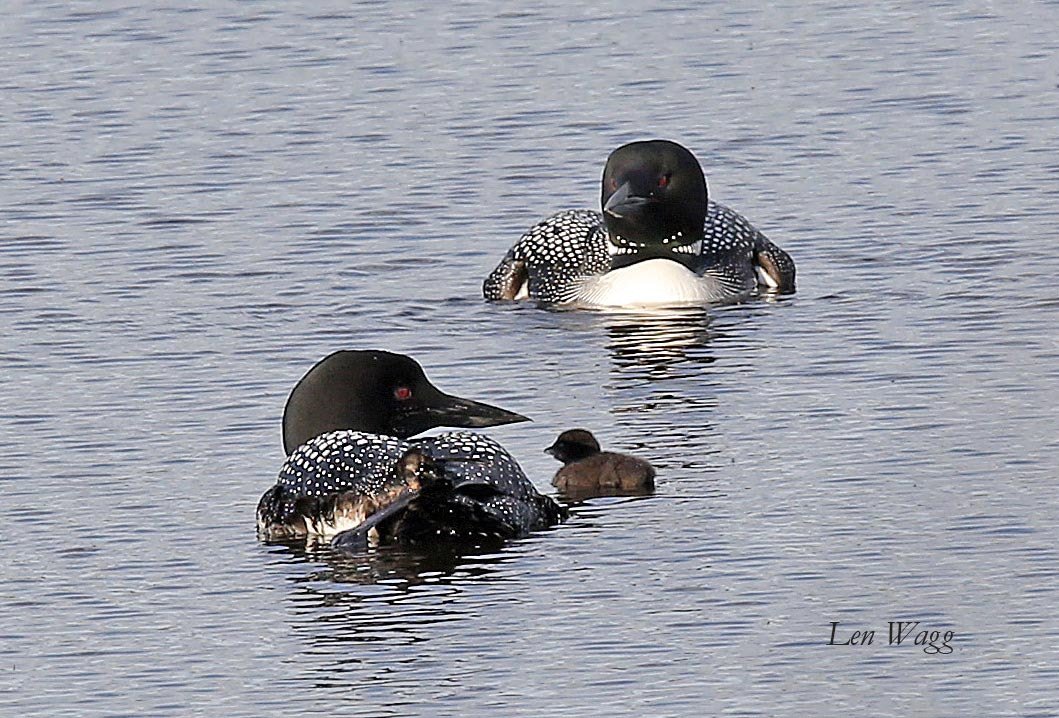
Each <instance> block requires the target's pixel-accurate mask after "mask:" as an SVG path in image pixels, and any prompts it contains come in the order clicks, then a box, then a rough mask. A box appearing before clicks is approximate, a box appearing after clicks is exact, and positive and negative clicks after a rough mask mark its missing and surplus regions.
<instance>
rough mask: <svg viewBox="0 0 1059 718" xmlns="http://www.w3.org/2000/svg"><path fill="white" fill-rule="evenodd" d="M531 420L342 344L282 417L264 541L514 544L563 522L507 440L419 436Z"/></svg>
mask: <svg viewBox="0 0 1059 718" xmlns="http://www.w3.org/2000/svg"><path fill="white" fill-rule="evenodd" d="M519 421H528V419H527V418H526V417H524V416H522V415H520V414H516V413H514V412H510V411H506V410H504V409H500V408H498V407H495V406H490V405H488V404H483V403H480V402H475V401H469V400H467V399H461V398H458V397H455V396H450V395H448V394H445V393H443V392H441V391H440V390H439V389H438V388H437V387H435V386H434V385H433V384H432V383H431V382H430V381H429V380H428V379H427V377H426V374H424V372H423V369H422V367H421V366H420V365H419V364H418V363H417V362H416V361H414V360H413V359H411V358H410V357H407V356H404V355H401V354H393V353H390V352H385V351H338V352H335V353H333V354H330V355H329V356H327V357H325V358H324V359H322V360H320V361H319V362H318V363H317V364H316V365H315V366H314V367H313V368H312V369H310V370H309V372H308V373H307V374H306V375H305V376H304V377H302V379H301V380H300V381H299V382H298V384H297V385H296V386H295V387H294V389H293V391H292V392H291V394H290V397H289V398H288V399H287V405H286V408H285V409H284V412H283V446H284V449H285V450H286V452H287V454H288V456H287V460H286V461H285V462H284V464H283V467H282V469H280V472H279V478H278V480H277V482H276V484H275V486H273V487H272V488H271V489H269V490H268V491H266V492H265V494H264V495H263V496H262V497H261V500H260V501H259V502H258V506H257V527H258V532H259V534H260V535H261V536H262V537H263V538H265V539H269V540H271V539H282V538H290V537H300V536H315V537H317V538H321V539H333V541H332V543H333V544H334V545H336V546H339V547H342V548H350V549H355V548H363V546H364V545H365V543H366V540H367V538H368V536H369V534H370V535H371V537H372V538H375V539H377V540H378V541H380V542H387V541H400V542H430V541H435V540H446V539H448V540H455V541H462V540H470V541H474V540H479V539H508V538H515V537H519V536H523V535H525V534H527V533H529V532H530V531H533V530H536V529H540V528H544V527H547V526H550V525H552V524H555V523H558V522H559V521H561V520H562V519H563V517H564V515H565V514H564V511H563V509H561V508H560V507H559V506H558V505H557V504H556V503H555V502H554V501H553V500H552V499H550V498H548V497H547V496H543V495H541V494H540V493H538V492H537V490H536V488H534V486H533V484H532V483H531V482H530V480H529V479H528V478H526V475H525V474H524V473H523V471H522V469H521V468H520V467H519V465H518V463H516V462H515V460H514V459H513V458H512V457H511V455H510V454H508V453H507V451H505V450H504V448H503V447H502V446H500V444H498V443H497V442H496V441H494V440H492V439H490V438H489V437H487V436H483V435H481V434H476V433H472V432H450V433H444V434H440V435H437V436H429V437H423V438H420V439H413V440H409V437H411V436H414V435H415V434H418V433H420V432H423V431H426V430H427V429H432V428H435V427H438V426H456V427H486V426H496V425H499V424H509V423H514V422H519Z"/></svg>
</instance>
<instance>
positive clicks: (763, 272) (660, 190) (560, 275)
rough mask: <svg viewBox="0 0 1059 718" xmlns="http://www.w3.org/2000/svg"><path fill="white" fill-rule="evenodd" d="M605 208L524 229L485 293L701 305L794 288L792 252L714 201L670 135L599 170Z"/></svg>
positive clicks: (587, 302)
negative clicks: (766, 291)
mask: <svg viewBox="0 0 1059 718" xmlns="http://www.w3.org/2000/svg"><path fill="white" fill-rule="evenodd" d="M601 205H602V210H603V211H602V213H600V212H592V211H589V210H568V211H565V212H560V213H558V214H555V215H553V216H551V217H549V218H548V219H545V220H544V221H542V222H540V223H539V224H537V225H536V226H534V227H532V228H531V229H530V230H529V231H528V232H526V233H525V234H524V235H522V237H521V238H519V240H518V241H517V242H516V243H515V245H514V246H513V247H511V249H510V250H508V252H507V254H506V255H504V258H503V259H502V260H501V261H500V264H499V265H497V267H496V269H494V270H493V271H492V273H490V275H489V276H488V277H487V278H486V280H485V282H484V283H483V285H482V293H483V295H484V296H485V298H486V299H525V298H529V299H534V300H536V301H539V302H546V303H555V304H573V305H576V306H589V307H608V306H609V307H614V306H665V305H702V304H707V303H711V302H719V301H734V300H740V299H744V298H746V297H748V296H750V295H751V294H753V293H754V292H755V291H757V290H758V288H759V286H761V287H764V288H766V289H768V290H773V291H776V292H779V293H791V292H793V291H794V277H795V268H794V261H793V260H792V259H791V257H790V255H788V254H787V253H786V252H784V251H783V250H782V249H780V248H779V247H777V246H776V245H775V244H773V243H772V242H770V241H769V240H768V238H767V237H765V235H764V234H762V233H761V232H759V231H758V230H757V229H755V228H754V227H753V225H751V224H750V222H748V221H747V220H746V218H744V217H743V216H742V215H740V214H738V213H737V212H735V211H734V210H731V209H729V208H728V207H725V206H724V205H721V204H717V203H716V202H713V201H710V200H709V197H708V192H707V189H706V178H705V176H704V175H703V173H702V167H701V166H700V165H699V161H698V160H697V159H696V158H695V156H694V155H693V154H692V153H691V152H690V151H688V150H687V149H686V148H684V147H682V146H681V145H678V144H677V143H675V142H670V141H668V140H648V141H641V142H632V143H629V144H627V145H623V146H621V147H619V148H618V149H616V150H614V152H612V153H611V155H610V157H609V158H607V164H606V166H605V167H604V169H603V183H602V202H601Z"/></svg>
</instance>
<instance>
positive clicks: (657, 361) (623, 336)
mask: <svg viewBox="0 0 1059 718" xmlns="http://www.w3.org/2000/svg"><path fill="white" fill-rule="evenodd" d="M599 317H600V318H601V320H602V321H603V322H604V324H605V325H606V331H607V338H608V342H607V350H608V351H609V352H610V354H611V359H612V360H613V363H614V368H615V370H616V372H620V373H629V374H633V375H635V376H638V377H644V378H648V379H651V378H662V377H668V376H670V375H671V373H672V370H673V368H674V367H676V366H679V365H681V364H686V363H695V364H710V363H712V362H713V361H714V359H713V356H712V355H711V354H709V353H706V352H705V351H702V350H704V348H705V347H706V346H707V345H708V344H709V342H710V339H711V332H710V315H709V313H708V312H707V311H706V309H704V308H687V309H668V310H657V311H627V312H607V313H601V314H599Z"/></svg>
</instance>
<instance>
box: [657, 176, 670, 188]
mask: <svg viewBox="0 0 1059 718" xmlns="http://www.w3.org/2000/svg"><path fill="white" fill-rule="evenodd" d="M668 184H669V175H662V176H661V177H659V178H658V186H659V187H665V186H666V185H668Z"/></svg>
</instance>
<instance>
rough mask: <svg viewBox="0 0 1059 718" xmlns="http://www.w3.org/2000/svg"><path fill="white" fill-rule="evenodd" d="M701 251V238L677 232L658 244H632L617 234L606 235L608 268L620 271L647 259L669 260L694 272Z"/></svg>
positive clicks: (632, 242)
mask: <svg viewBox="0 0 1059 718" xmlns="http://www.w3.org/2000/svg"><path fill="white" fill-rule="evenodd" d="M701 251H702V237H686V236H684V235H683V234H682V233H680V232H677V233H676V234H675V235H673V236H671V237H665V238H663V239H662V240H661V241H660V242H651V243H646V242H634V241H632V240H629V239H626V238H625V237H622V236H621V235H618V234H609V233H608V235H607V253H608V254H609V255H610V268H611V269H612V270H614V269H621V268H622V267H628V266H630V265H633V264H636V263H637V262H643V261H645V260H648V259H671V260H673V261H674V262H676V263H677V264H681V265H683V266H685V267H687V268H688V269H690V270H692V271H694V269H695V264H696V260H697V259H698V257H699V254H700V253H701Z"/></svg>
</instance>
